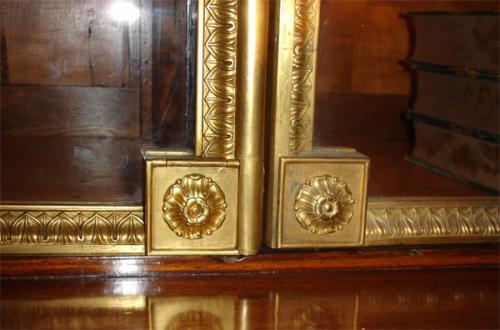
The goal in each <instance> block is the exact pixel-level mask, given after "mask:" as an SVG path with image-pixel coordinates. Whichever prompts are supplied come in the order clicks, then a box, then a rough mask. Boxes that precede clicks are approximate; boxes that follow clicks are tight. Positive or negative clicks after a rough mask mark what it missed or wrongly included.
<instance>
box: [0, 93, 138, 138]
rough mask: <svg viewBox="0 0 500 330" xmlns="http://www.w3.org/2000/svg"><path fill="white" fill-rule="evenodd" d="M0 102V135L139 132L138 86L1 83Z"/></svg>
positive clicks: (119, 134)
mask: <svg viewBox="0 0 500 330" xmlns="http://www.w3.org/2000/svg"><path fill="white" fill-rule="evenodd" d="M0 102H1V105H0V106H1V109H2V111H1V113H0V116H1V117H0V120H1V123H2V134H8V135H25V136H55V135H59V136H61V135H64V136H89V137H90V136H95V137H99V136H101V137H102V136H115V137H129V138H130V137H136V138H138V137H139V135H140V126H139V125H140V121H139V111H138V107H139V103H138V102H139V93H138V90H137V89H130V88H112V87H106V88H104V87H55V86H2V88H1V100H0Z"/></svg>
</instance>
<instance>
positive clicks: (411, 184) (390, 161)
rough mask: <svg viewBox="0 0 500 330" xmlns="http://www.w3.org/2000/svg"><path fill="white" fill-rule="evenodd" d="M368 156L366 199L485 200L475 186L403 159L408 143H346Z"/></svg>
mask: <svg viewBox="0 0 500 330" xmlns="http://www.w3.org/2000/svg"><path fill="white" fill-rule="evenodd" d="M348 145H350V146H352V147H354V148H355V149H357V150H358V151H360V152H361V153H364V154H365V155H368V156H369V157H370V174H369V179H368V182H369V183H368V196H369V198H374V197H444V196H446V197H481V196H482V197H488V196H491V195H490V194H488V193H487V192H484V191H482V190H480V189H478V188H476V187H472V186H469V185H466V184H464V183H462V182H460V181H458V180H455V179H452V178H449V177H446V176H443V175H439V174H436V173H433V172H431V171H428V170H426V169H424V168H422V167H419V166H416V165H414V164H412V163H410V162H408V161H406V160H405V159H404V157H405V156H408V155H409V154H410V151H411V146H410V145H409V144H408V143H377V142H375V143H369V142H366V143H352V144H348Z"/></svg>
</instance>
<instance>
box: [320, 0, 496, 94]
mask: <svg viewBox="0 0 500 330" xmlns="http://www.w3.org/2000/svg"><path fill="white" fill-rule="evenodd" d="M321 6H322V8H321V21H320V32H319V46H318V47H319V48H318V68H319V69H318V74H317V84H316V88H317V91H318V92H354V93H380V94H409V93H410V87H411V84H410V76H409V73H408V72H407V71H405V68H404V67H403V66H401V65H400V64H399V61H401V60H402V59H404V58H406V57H407V56H408V55H409V53H410V36H409V30H408V27H407V22H406V20H405V19H404V18H402V17H401V15H400V14H401V13H404V12H406V11H416V10H419V11H424V10H425V11H429V10H437V11H473V10H476V11H477V10H495V11H498V10H499V9H500V3H499V2H498V1H484V0H479V1H473V0H471V1H464V0H451V1H443V0H414V1H400V0H392V1H371V0H349V1H342V0H333V1H332V0H323V1H321Z"/></svg>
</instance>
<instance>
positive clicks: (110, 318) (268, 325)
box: [0, 269, 500, 329]
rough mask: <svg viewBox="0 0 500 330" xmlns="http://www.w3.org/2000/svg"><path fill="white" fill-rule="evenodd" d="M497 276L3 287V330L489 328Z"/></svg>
mask: <svg viewBox="0 0 500 330" xmlns="http://www.w3.org/2000/svg"><path fill="white" fill-rule="evenodd" d="M498 276H499V272H498V269H466V270H463V269H462V270H457V269H454V270H452V269H442V270H406V271H377V272H373V271H363V272H347V273H346V272H318V273H311V272H302V273H297V272H294V273H289V274H274V275H260V276H255V275H252V276H246V275H240V276H210V277H204V276H201V277H200V276H196V277H183V278H122V279H67V278H66V279H53V280H3V281H1V282H0V285H1V289H2V290H1V293H0V294H1V295H0V298H1V300H2V304H1V307H0V316H1V317H0V327H2V328H3V329H26V328H58V329H82V328H85V329H88V328H92V329H164V328H167V329H186V328H190V329H201V328H203V329H211V328H216V329H217V328H222V326H221V325H222V324H225V325H226V327H225V328H229V329H232V328H234V329H363V328H364V329H373V328H375V329H381V328H383V329H405V328H415V329H438V328H447V329H456V328H469V329H487V328H493V329H496V328H498V327H499V325H500V324H499V322H500V321H499V318H498V310H499V301H500V300H499V299H498V298H499V282H498Z"/></svg>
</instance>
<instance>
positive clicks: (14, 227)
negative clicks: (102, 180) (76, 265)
mask: <svg viewBox="0 0 500 330" xmlns="http://www.w3.org/2000/svg"><path fill="white" fill-rule="evenodd" d="M144 238H145V237H144V216H143V208H142V206H109V207H107V206H91V205H71V206H70V205H53V206H51V205H0V251H1V252H2V253H23V254H26V253H29V254H61V253H62V254H103V253H109V254H142V253H144Z"/></svg>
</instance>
